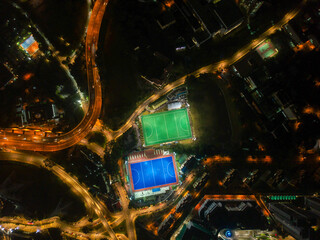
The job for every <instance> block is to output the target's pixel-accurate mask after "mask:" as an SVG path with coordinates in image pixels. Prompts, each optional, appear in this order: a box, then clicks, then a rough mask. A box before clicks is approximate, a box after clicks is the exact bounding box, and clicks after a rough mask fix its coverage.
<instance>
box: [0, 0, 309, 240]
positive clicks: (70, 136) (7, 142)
mask: <svg viewBox="0 0 320 240" xmlns="http://www.w3.org/2000/svg"><path fill="white" fill-rule="evenodd" d="M306 2H307V0H303V1H302V4H305V3H306ZM107 4H108V0H97V1H96V2H95V5H94V8H93V10H92V12H91V16H90V21H89V24H88V28H87V37H86V65H87V79H88V92H89V107H88V111H87V113H86V114H85V117H84V118H83V120H82V121H81V122H80V124H79V125H78V126H77V127H76V128H74V129H73V130H71V131H70V132H68V133H64V134H61V135H57V134H53V133H50V134H46V133H45V132H42V131H41V130H40V131H35V130H30V129H22V130H21V129H18V130H17V129H12V128H10V129H0V147H3V148H5V149H19V150H31V151H46V152H50V151H59V150H62V149H65V148H68V147H70V146H73V145H75V144H77V143H78V142H79V141H81V140H82V139H83V138H85V136H86V135H87V134H88V133H89V132H90V131H91V129H92V128H93V127H94V125H95V123H96V121H97V120H98V118H99V115H100V111H101V105H102V91H101V83H100V76H99V72H98V68H97V65H96V59H95V58H96V50H97V47H98V39H99V32H100V27H101V23H102V20H103V16H104V12H105V9H106V6H107ZM300 9H301V6H298V7H297V8H295V9H293V10H292V11H290V12H289V13H287V14H286V15H285V16H284V17H283V18H282V19H281V20H280V21H279V22H278V23H277V24H275V25H273V26H272V27H270V28H269V29H268V30H267V31H265V32H264V33H263V34H261V35H260V36H259V37H258V38H257V39H255V40H253V41H252V42H250V43H249V44H247V45H246V46H244V47H242V48H241V49H240V50H239V51H237V52H236V53H235V54H234V55H233V56H231V57H230V58H227V59H225V60H222V61H219V62H216V63H213V64H210V65H208V66H205V67H202V68H200V69H198V70H197V71H195V72H192V73H191V74H188V75H186V76H183V77H181V78H179V79H178V80H176V81H175V82H172V83H170V84H168V85H166V86H165V87H164V88H163V89H161V90H159V91H158V92H157V93H155V94H153V95H152V96H150V97H149V98H148V99H147V100H146V101H144V102H143V103H142V104H141V105H140V106H139V107H138V108H137V109H136V110H135V111H134V113H133V114H132V115H131V116H130V118H129V119H128V120H127V122H126V123H125V124H124V125H123V126H122V127H121V128H120V129H118V130H116V131H110V132H109V135H110V136H109V139H110V137H111V138H112V139H117V138H118V137H120V136H121V135H122V134H123V133H125V132H126V131H127V130H128V129H130V128H131V127H132V124H133V123H134V121H135V119H136V118H137V117H138V116H139V115H140V114H141V113H142V112H143V111H144V109H145V108H146V107H147V106H148V105H149V104H150V103H152V102H154V101H156V100H157V99H159V98H160V97H161V96H164V95H165V94H167V93H168V92H170V91H171V90H173V89H174V88H176V87H178V86H181V85H183V84H184V83H185V80H186V78H187V76H189V75H194V76H199V75H200V74H204V73H212V72H215V71H218V70H219V69H221V68H225V67H227V66H230V65H232V64H233V63H235V62H237V61H238V60H240V59H241V58H242V57H243V56H245V55H246V54H247V53H249V52H250V51H252V50H253V49H254V48H255V47H257V46H258V45H259V44H260V43H261V42H262V41H264V40H265V39H266V38H267V37H268V36H269V35H271V34H273V33H274V32H275V31H277V30H279V29H281V28H282V27H283V25H285V24H286V23H287V22H288V21H290V20H291V19H292V18H294V17H295V16H296V15H297V14H298V13H299V11H300ZM45 159H46V158H45V157H44V156H42V155H40V154H38V155H37V154H31V153H26V152H17V151H11V150H9V151H7V152H0V160H4V161H16V162H23V163H27V164H32V165H35V166H38V167H44V168H46V169H47V170H49V171H51V172H52V173H54V174H55V175H56V176H57V177H59V178H60V179H61V180H62V181H63V182H65V183H66V184H67V185H68V186H69V187H70V188H71V189H72V190H73V191H74V192H75V194H76V195H78V196H79V197H80V198H81V199H82V200H83V202H84V203H85V205H86V207H87V210H88V212H89V213H91V214H95V215H96V216H97V217H98V221H99V223H100V224H101V225H102V228H101V231H100V232H99V231H98V232H99V233H95V234H94V236H93V235H90V234H83V233H79V232H78V231H79V230H80V228H81V226H82V225H81V224H80V223H79V222H78V223H76V224H74V225H72V226H69V225H68V224H66V223H63V222H61V221H60V220H59V219H58V218H52V219H47V220H43V221H39V223H37V224H35V225H34V227H32V226H30V225H28V224H25V223H26V222H25V221H23V220H22V219H20V220H21V222H19V220H17V219H13V220H10V219H9V218H1V219H0V223H2V224H5V223H7V224H13V225H12V226H14V225H15V224H16V225H18V223H19V224H20V227H23V226H25V228H26V229H33V230H35V229H37V230H38V229H39V228H45V226H50V225H51V226H53V225H54V226H59V227H60V228H61V229H62V230H64V231H65V232H72V233H77V232H78V233H77V236H78V238H79V239H86V238H85V237H95V238H97V239H98V238H101V237H102V236H104V235H105V232H106V233H107V234H108V236H109V237H110V238H111V239H126V236H124V235H122V234H116V233H115V232H114V231H113V229H112V228H113V227H115V226H117V225H119V224H120V223H121V222H122V221H126V228H127V233H128V238H129V239H136V230H135V226H134V222H135V219H136V218H137V217H138V216H140V215H146V214H150V213H152V212H154V211H158V210H160V209H164V208H166V207H169V206H170V204H160V205H158V206H153V207H149V208H146V209H143V210H136V209H129V207H128V206H129V200H128V198H127V193H126V191H125V189H124V188H123V187H122V186H121V184H118V185H117V188H118V190H119V194H120V201H121V204H122V207H123V210H122V211H121V212H120V213H117V214H112V213H110V212H109V211H108V209H107V208H106V207H105V206H104V204H102V203H101V202H100V201H99V200H97V199H95V198H94V197H93V196H92V195H91V194H90V193H89V192H88V190H87V188H86V187H84V186H83V185H81V184H80V183H79V182H78V181H77V179H75V178H74V177H72V176H70V175H69V174H68V173H66V172H65V171H64V169H63V168H62V167H60V166H58V165H55V164H54V165H53V166H51V167H48V166H46V165H45V164H44V161H45ZM182 190H183V189H181V191H177V193H178V192H180V193H181V192H183V191H182ZM108 218H113V219H115V220H114V221H113V222H109V221H108ZM84 221H85V220H81V222H82V223H83V222H84ZM87 224H89V223H87ZM30 231H31V230H30ZM31 232H32V231H31ZM104 237H105V236H104Z"/></svg>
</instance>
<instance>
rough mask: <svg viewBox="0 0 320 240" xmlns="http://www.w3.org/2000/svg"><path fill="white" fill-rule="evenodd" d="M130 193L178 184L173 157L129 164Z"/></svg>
mask: <svg viewBox="0 0 320 240" xmlns="http://www.w3.org/2000/svg"><path fill="white" fill-rule="evenodd" d="M128 167H129V175H130V181H131V184H132V185H131V187H132V191H134V192H135V191H142V190H148V189H154V188H160V187H165V186H170V185H176V184H178V173H177V168H176V165H175V162H174V156H173V155H168V156H162V157H160V158H155V159H150V160H145V161H138V162H132V163H129V165H128Z"/></svg>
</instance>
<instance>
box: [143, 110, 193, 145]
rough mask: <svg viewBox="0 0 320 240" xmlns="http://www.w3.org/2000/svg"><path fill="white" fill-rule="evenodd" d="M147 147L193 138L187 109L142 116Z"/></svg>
mask: <svg viewBox="0 0 320 240" xmlns="http://www.w3.org/2000/svg"><path fill="white" fill-rule="evenodd" d="M141 122H142V130H143V136H144V141H145V145H146V146H150V145H154V144H159V143H165V142H171V141H178V140H183V139H188V138H191V137H192V132H191V127H190V121H189V116H188V112H187V109H185V108H183V109H178V110H172V111H167V112H160V113H154V114H149V115H143V116H141Z"/></svg>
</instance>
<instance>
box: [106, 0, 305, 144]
mask: <svg viewBox="0 0 320 240" xmlns="http://www.w3.org/2000/svg"><path fill="white" fill-rule="evenodd" d="M306 2H307V0H303V1H302V3H301V4H300V5H299V6H298V7H296V8H295V9H294V10H292V11H290V12H289V13H287V14H286V15H285V16H284V17H283V18H282V19H281V20H280V21H279V22H278V23H277V24H275V25H274V26H272V27H270V28H269V29H268V30H266V31H265V32H264V33H262V34H261V35H260V36H259V37H258V38H256V39H254V40H253V41H251V42H250V43H249V44H247V45H246V46H244V47H242V48H241V49H240V50H238V51H237V52H236V53H235V54H233V55H232V56H231V57H230V58H227V59H224V60H221V61H219V62H216V63H213V64H210V65H208V66H205V67H202V68H200V69H198V70H196V71H194V72H192V73H190V74H188V75H185V76H183V77H181V78H179V79H178V80H176V81H175V82H173V83H170V84H168V85H166V86H165V87H164V88H163V89H161V90H159V91H158V92H157V93H155V94H153V95H152V96H151V97H149V98H148V99H147V100H146V101H144V102H143V103H142V104H141V105H140V106H139V107H138V108H137V109H136V110H135V112H134V113H133V114H132V115H131V116H130V118H129V119H128V120H127V122H126V123H125V124H124V125H123V126H122V127H121V128H120V129H118V130H116V131H113V132H111V133H112V135H113V138H114V139H116V138H118V137H120V136H121V135H122V134H123V133H125V132H126V131H127V130H128V129H130V128H131V127H132V124H133V123H134V121H135V119H136V118H137V117H138V116H139V115H140V114H141V113H142V112H143V111H144V109H145V108H146V107H147V106H148V105H149V104H150V103H152V102H154V101H156V100H157V99H159V98H160V97H162V96H164V95H166V94H167V93H168V92H170V91H171V90H173V89H174V88H176V87H178V86H181V85H183V84H184V83H185V80H186V78H187V77H188V76H192V75H193V76H196V77H198V76H199V75H200V74H204V73H213V72H216V71H218V70H220V69H223V68H225V67H227V66H230V65H232V64H234V63H235V62H237V61H239V60H240V59H241V58H243V57H244V56H245V55H246V54H248V53H249V52H250V51H252V50H253V49H255V48H256V47H257V46H258V45H259V44H260V43H261V42H263V41H264V40H265V39H266V38H267V37H268V36H270V35H271V34H273V33H275V32H276V31H277V30H279V29H281V28H282V26H283V25H285V24H286V23H288V22H289V21H290V20H291V19H292V18H294V17H295V16H296V15H297V14H298V13H299V12H300V10H301V7H302V5H304V4H305V3H306Z"/></svg>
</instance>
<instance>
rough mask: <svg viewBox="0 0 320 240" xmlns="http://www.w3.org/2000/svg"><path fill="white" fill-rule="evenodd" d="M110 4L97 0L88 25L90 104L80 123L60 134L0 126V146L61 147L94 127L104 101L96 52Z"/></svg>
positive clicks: (16, 147) (69, 143) (71, 142)
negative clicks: (106, 10)
mask: <svg viewBox="0 0 320 240" xmlns="http://www.w3.org/2000/svg"><path fill="white" fill-rule="evenodd" d="M107 4H108V0H97V1H96V3H95V5H94V8H93V10H92V13H91V16H90V20H89V24H88V28H87V37H86V65H87V79H88V92H89V108H88V111H87V113H86V115H85V117H84V118H83V119H82V121H81V122H80V124H79V125H78V126H77V127H76V128H74V129H73V130H71V131H70V132H68V133H64V134H61V135H57V134H54V133H51V132H45V131H42V130H30V129H17V128H8V129H0V146H3V147H11V148H12V147H13V148H15V149H22V150H33V151H58V150H62V149H65V148H68V147H70V146H72V145H74V144H76V143H78V142H79V141H80V140H81V139H83V138H84V137H85V136H86V135H87V134H88V133H89V132H90V131H91V129H92V127H93V126H94V124H95V122H96V121H97V119H98V117H99V115H100V110H101V105H102V93H101V83H100V76H99V72H98V68H97V66H96V61H95V57H96V56H95V55H96V50H97V46H98V40H99V32H100V26H101V23H102V19H103V16H104V12H105V9H106V6H107Z"/></svg>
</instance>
